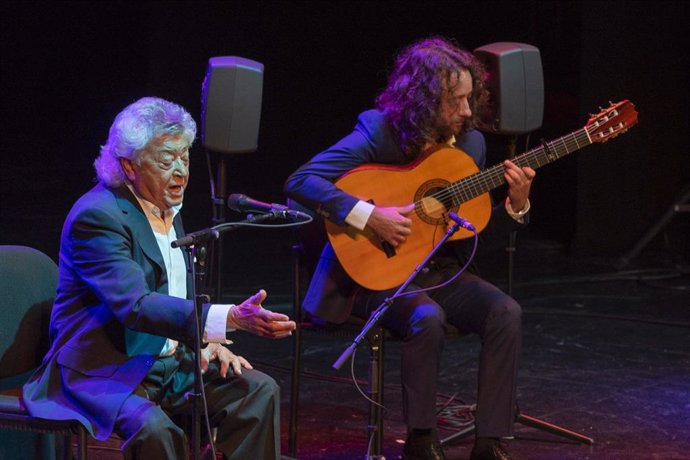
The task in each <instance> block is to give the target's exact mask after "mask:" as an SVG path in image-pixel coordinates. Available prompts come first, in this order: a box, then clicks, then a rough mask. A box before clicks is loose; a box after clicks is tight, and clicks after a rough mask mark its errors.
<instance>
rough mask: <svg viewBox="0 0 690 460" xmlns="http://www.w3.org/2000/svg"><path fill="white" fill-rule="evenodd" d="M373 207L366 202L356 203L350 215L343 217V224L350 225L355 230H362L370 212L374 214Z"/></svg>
mask: <svg viewBox="0 0 690 460" xmlns="http://www.w3.org/2000/svg"><path fill="white" fill-rule="evenodd" d="M374 208H375V206H374V205H373V204H371V203H367V202H366V201H362V200H360V201H358V202H357V204H356V205H355V207H354V208H352V210H351V211H350V213H349V214H348V215H347V217H345V222H347V223H348V224H349V225H352V226H353V227H355V228H356V229H357V230H364V227H366V226H367V221H368V220H369V216H370V215H371V213H372V212H374Z"/></svg>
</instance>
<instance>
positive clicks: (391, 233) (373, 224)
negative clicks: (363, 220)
mask: <svg viewBox="0 0 690 460" xmlns="http://www.w3.org/2000/svg"><path fill="white" fill-rule="evenodd" d="M413 210H414V203H411V204H409V205H408V206H401V207H398V206H392V207H389V208H381V207H378V206H376V207H375V208H374V210H373V211H372V213H371V215H370V216H369V220H368V221H367V227H369V228H370V229H371V230H372V231H373V232H374V233H376V234H377V235H378V236H379V237H380V238H381V239H382V240H384V241H387V242H388V243H390V244H391V245H392V246H393V247H397V246H398V245H399V244H401V243H404V242H405V240H406V239H407V237H408V236H409V235H410V233H412V221H411V220H410V219H409V218H407V217H405V216H407V215H408V214H409V213H411V212H412V211H413Z"/></svg>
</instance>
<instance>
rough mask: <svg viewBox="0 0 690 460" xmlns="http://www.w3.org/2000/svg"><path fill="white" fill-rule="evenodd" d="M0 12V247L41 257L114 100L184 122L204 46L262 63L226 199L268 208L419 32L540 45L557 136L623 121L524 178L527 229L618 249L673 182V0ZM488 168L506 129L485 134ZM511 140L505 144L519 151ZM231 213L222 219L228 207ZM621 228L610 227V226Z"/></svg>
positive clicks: (35, 6) (548, 119)
mask: <svg viewBox="0 0 690 460" xmlns="http://www.w3.org/2000/svg"><path fill="white" fill-rule="evenodd" d="M4 5H5V6H3V7H2V19H1V21H2V31H1V32H2V39H1V40H0V47H1V48H0V49H1V59H2V61H1V78H2V83H1V86H0V95H1V97H2V132H3V141H4V142H3V145H2V156H1V157H0V158H1V160H0V161H2V166H1V167H0V174H1V180H0V193H1V194H2V195H1V196H0V206H2V208H1V211H2V213H1V217H0V224H1V229H0V244H28V245H32V246H35V247H38V248H39V249H42V250H44V251H45V252H47V253H48V254H49V255H51V256H53V257H55V256H56V255H57V247H58V239H59V231H60V226H61V224H62V221H63V219H64V216H65V214H66V213H67V211H68V210H69V207H70V206H71V204H72V202H73V201H74V200H75V199H76V198H77V197H78V196H79V195H81V194H82V193H83V192H85V191H86V190H87V189H88V188H90V186H91V185H92V178H93V176H94V174H93V168H92V166H91V164H92V162H93V160H94V158H95V156H96V155H97V152H98V148H99V146H100V145H101V144H102V143H103V142H104V141H105V138H106V136H107V130H108V127H109V125H110V123H111V121H112V119H113V118H114V116H115V115H116V114H117V112H118V111H119V110H121V109H122V108H123V107H124V106H125V105H127V104H128V103H130V102H132V101H133V100H135V99H137V98H139V97H142V96H145V95H156V96H160V97H163V98H167V99H170V100H173V101H176V102H178V103H180V104H182V105H184V106H185V107H187V109H188V110H189V111H190V112H191V113H192V114H193V115H194V116H195V117H196V118H197V119H198V114H199V109H200V85H201V81H202V79H203V77H204V72H205V69H206V64H207V61H208V58H209V57H212V56H230V55H235V56H242V57H246V58H249V59H254V60H256V61H259V62H262V63H263V64H264V65H265V76H264V98H263V109H262V123H261V128H260V134H259V149H258V151H257V152H256V153H254V154H249V155H239V156H232V157H229V158H227V163H228V192H229V193H230V192H232V193H235V192H240V193H246V194H248V195H250V196H253V197H255V198H257V199H261V200H263V201H283V200H284V197H283V196H282V191H281V188H282V183H283V181H284V180H285V178H286V177H287V175H288V174H289V173H290V172H291V171H292V170H294V169H295V168H296V167H297V166H299V165H300V164H301V163H303V162H304V161H306V160H307V159H308V158H309V157H310V156H311V155H313V154H314V153H316V152H318V151H319V150H321V149H323V148H325V147H327V146H328V145H330V144H331V143H333V142H334V141H335V140H337V139H338V138H340V137H341V136H342V135H344V134H345V133H347V132H348V131H349V130H350V129H351V127H352V126H353V124H354V121H355V117H356V115H357V113H358V112H360V111H361V110H364V109H366V108H369V107H370V106H371V103H372V100H373V98H374V96H375V95H376V94H377V92H378V91H379V90H380V89H381V88H382V87H383V85H384V84H385V76H386V73H387V70H388V68H389V66H390V64H391V61H392V58H393V57H394V55H395V54H396V53H397V51H398V50H399V49H400V48H401V47H403V46H405V45H407V44H409V43H410V42H412V41H414V40H416V39H419V38H422V37H425V36H429V35H432V34H437V35H443V36H446V37H450V38H454V39H456V40H457V41H458V42H459V43H460V44H462V45H463V46H465V47H466V48H469V49H474V48H476V47H478V46H482V45H485V44H488V43H493V42H497V41H516V42H523V43H529V44H532V45H534V46H536V47H538V48H539V49H540V51H541V56H542V63H543V68H544V78H545V89H546V105H545V112H544V123H543V126H542V128H541V129H540V130H538V131H537V132H535V133H533V134H532V135H531V136H530V139H531V141H530V142H531V145H532V146H534V145H535V142H538V140H539V139H541V138H545V139H551V138H555V137H559V136H561V135H563V134H566V133H568V132H570V131H573V130H575V129H577V128H580V127H581V126H583V125H584V123H585V122H586V120H587V118H588V115H587V113H588V112H594V111H596V110H597V107H598V106H599V105H605V104H606V103H607V102H608V101H609V100H612V101H616V100H620V99H630V100H632V101H633V102H635V103H636V105H637V108H638V110H639V111H640V124H639V126H637V127H635V128H633V129H632V130H631V131H630V132H629V133H626V134H625V135H623V136H620V137H619V138H617V139H615V140H612V141H611V142H609V143H606V144H603V145H595V146H592V147H588V148H587V151H583V152H579V153H577V154H575V155H573V156H572V158H567V159H564V160H561V161H560V162H559V163H556V164H553V165H550V166H548V167H546V168H544V169H543V170H540V171H539V176H538V180H537V182H536V183H535V186H534V199H533V201H534V218H533V225H532V229H531V230H530V231H533V232H536V233H538V234H542V235H544V236H545V237H549V238H554V239H556V240H559V241H562V242H564V243H565V244H568V245H570V244H571V243H574V245H573V247H575V248H577V249H578V250H582V251H589V252H611V253H615V252H620V251H622V250H625V249H627V248H629V247H630V246H631V245H632V244H633V243H634V242H635V241H636V240H637V239H638V238H639V237H640V236H641V235H642V234H643V233H644V231H645V230H646V228H647V226H648V225H649V224H650V222H651V221H653V220H654V219H655V218H657V217H658V216H659V215H661V214H662V213H663V211H664V210H665V209H666V207H667V206H668V205H669V203H670V202H671V201H672V199H673V197H674V196H675V195H676V194H677V193H678V192H679V191H680V189H681V188H682V186H683V185H684V184H687V183H689V182H690V161H688V156H687V154H686V152H687V148H686V147H685V146H684V144H682V143H681V137H683V138H684V137H685V133H687V132H688V109H687V106H688V70H687V69H688V65H687V64H688V63H687V53H686V52H685V51H684V50H683V49H682V48H681V47H680V44H682V43H685V42H686V41H687V27H686V24H687V20H688V11H687V7H686V6H684V4H683V3H681V2H659V1H657V2H623V1H619V2H566V1H552V2H547V1H544V2H538V1H526V2H514V1H510V2H458V1H453V2H404V1H403V2H400V1H399V2H354V1H350V2H344V1H331V2H329V1H318V2H301V1H294V2H288V1H283V2H278V1H264V2H254V1H229V2H200V1H195V2H162V1H161V2H154V1H148V2H126V1H113V2H16V3H15V4H8V3H5V4H4ZM489 141H490V145H491V146H492V147H493V151H492V158H491V160H492V162H496V161H500V160H501V159H502V158H503V156H504V155H505V154H506V152H507V150H506V139H504V138H502V137H500V136H490V139H489ZM525 142H526V139H524V138H521V139H519V143H518V146H519V147H518V151H522V150H524V145H525ZM192 168H193V169H192V173H193V176H192V184H191V188H190V190H189V192H188V194H187V197H186V200H185V211H184V214H185V216H186V222H187V227H188V229H190V230H195V229H199V228H202V227H206V226H208V225H209V224H210V216H211V205H210V200H209V196H210V191H209V177H208V176H209V175H208V173H207V168H206V164H205V159H204V152H203V150H202V149H201V148H200V146H199V145H197V146H196V147H195V149H194V150H193V159H192ZM231 217H233V216H231ZM620 222H625V225H619V224H616V223H620Z"/></svg>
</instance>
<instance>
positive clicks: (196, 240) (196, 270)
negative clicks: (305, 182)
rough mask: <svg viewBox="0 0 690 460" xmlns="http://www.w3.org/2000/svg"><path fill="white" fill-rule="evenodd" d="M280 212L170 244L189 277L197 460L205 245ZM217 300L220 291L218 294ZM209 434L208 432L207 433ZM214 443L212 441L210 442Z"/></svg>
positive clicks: (189, 395) (198, 455)
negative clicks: (182, 255)
mask: <svg viewBox="0 0 690 460" xmlns="http://www.w3.org/2000/svg"><path fill="white" fill-rule="evenodd" d="M279 215H280V213H277V212H276V213H268V214H260V215H249V216H248V217H247V219H245V220H243V221H239V222H231V223H225V224H220V225H216V226H214V227H211V228H207V229H203V230H199V231H197V232H194V233H189V234H187V235H185V236H183V237H182V238H179V239H177V240H175V241H173V242H172V243H171V246H172V247H173V248H178V247H179V248H185V251H186V253H187V259H188V265H187V266H188V267H189V270H190V271H191V274H192V280H193V282H192V298H193V299H194V313H195V314H194V318H195V330H196V334H195V337H194V344H193V345H194V346H193V349H194V390H193V392H192V393H187V394H186V397H187V398H189V400H190V401H191V402H192V436H191V438H192V439H191V441H192V442H191V448H192V458H193V459H194V460H200V458H201V409H202V408H201V404H200V403H201V396H202V394H203V387H202V385H203V380H202V374H201V316H202V313H203V306H204V304H205V303H210V301H211V299H210V297H209V296H208V295H206V294H200V293H198V291H199V289H200V287H201V286H203V285H204V284H203V283H204V276H205V275H206V271H205V266H206V252H207V251H206V244H207V243H208V242H209V241H211V240H216V239H218V238H219V237H220V234H221V233H224V232H226V231H229V230H234V229H235V228H237V227H238V226H240V225H241V224H245V223H258V222H263V221H265V220H269V219H273V218H275V217H278V216H279ZM217 295H218V296H219V297H220V292H218V293H217ZM209 435H210V433H209ZM211 442H213V440H211Z"/></svg>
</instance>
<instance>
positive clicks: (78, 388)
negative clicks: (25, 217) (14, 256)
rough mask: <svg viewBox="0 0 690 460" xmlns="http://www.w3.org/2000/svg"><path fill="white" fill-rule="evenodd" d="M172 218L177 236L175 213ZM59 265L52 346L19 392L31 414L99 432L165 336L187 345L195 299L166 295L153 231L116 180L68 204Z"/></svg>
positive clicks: (104, 433) (100, 435) (106, 431)
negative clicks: (75, 422) (70, 421)
mask: <svg viewBox="0 0 690 460" xmlns="http://www.w3.org/2000/svg"><path fill="white" fill-rule="evenodd" d="M174 225H175V229H176V231H177V235H178V237H179V236H182V235H184V231H183V229H182V222H181V220H180V216H179V214H178V215H177V216H176V218H175V221H174ZM58 265H59V279H58V289H57V296H56V299H55V304H54V306H53V311H52V315H51V322H50V336H51V347H50V350H49V351H48V353H47V354H46V356H45V358H44V360H43V363H42V364H41V366H40V367H39V368H38V370H37V371H36V373H35V374H34V375H33V376H32V378H31V379H30V380H29V382H28V383H27V384H26V385H25V386H24V400H25V403H26V406H27V408H28V409H29V411H30V412H31V414H32V415H35V416H39V417H44V418H50V419H77V420H80V421H81V422H82V423H83V424H84V425H85V426H86V428H87V429H88V430H89V431H90V432H91V434H92V435H93V436H95V437H96V438H97V439H101V440H102V439H107V438H108V436H110V434H111V432H112V430H113V425H114V423H115V418H116V416H117V413H118V411H119V409H120V407H121V406H122V403H123V402H124V400H125V398H127V396H129V395H130V394H131V393H132V391H133V390H134V389H135V388H136V387H137V385H138V384H139V383H140V382H141V380H142V379H143V378H144V376H145V375H146V374H147V372H148V371H149V369H150V368H151V366H152V365H153V362H154V359H155V355H156V354H157V353H159V352H160V351H161V349H162V347H163V344H164V343H165V340H166V338H172V339H176V340H178V341H180V342H181V343H187V344H191V343H193V338H194V334H195V326H194V324H195V321H194V305H193V302H192V301H191V300H187V299H179V298H175V297H170V296H168V295H167V292H168V290H167V283H168V281H167V274H166V271H165V264H164V262H163V257H162V255H161V253H160V249H159V248H158V244H157V243H156V239H155V236H154V234H153V231H152V230H151V226H150V224H149V222H148V220H147V219H146V216H145V215H144V213H143V211H142V210H141V207H140V206H139V203H138V202H137V200H136V198H135V197H134V196H133V195H132V193H131V192H130V191H129V189H127V187H125V186H123V187H120V188H117V189H110V188H108V187H106V186H104V185H102V184H98V185H97V186H96V187H94V188H93V189H92V190H90V191H89V192H87V193H86V194H85V195H84V196H82V197H81V198H80V199H79V200H78V201H77V202H76V203H75V205H74V206H73V207H72V210H71V211H70V213H69V215H68V216H67V219H66V221H65V225H64V227H63V231H62V237H61V243H60V260H59V264H58ZM189 281H190V280H188V287H189ZM188 292H191V290H190V289H188ZM208 308H209V306H208V305H205V306H204V310H203V323H205V320H206V316H207V314H208ZM202 327H203V324H202Z"/></svg>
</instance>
